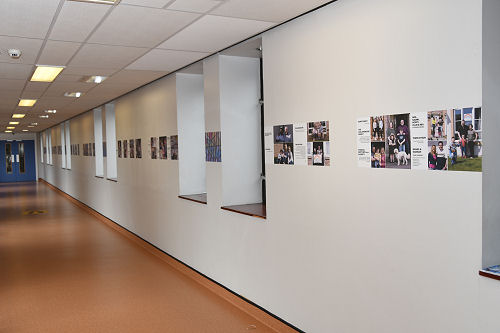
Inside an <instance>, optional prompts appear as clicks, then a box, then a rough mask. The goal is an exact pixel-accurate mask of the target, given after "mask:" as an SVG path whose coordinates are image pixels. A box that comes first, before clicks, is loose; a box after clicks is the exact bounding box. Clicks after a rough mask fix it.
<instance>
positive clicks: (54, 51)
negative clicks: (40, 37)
mask: <svg viewBox="0 0 500 333" xmlns="http://www.w3.org/2000/svg"><path fill="white" fill-rule="evenodd" d="M80 45H81V44H80V43H74V42H60V41H53V40H49V41H47V44H45V47H44V48H43V51H42V54H41V56H40V59H38V64H43V65H54V66H64V65H66V64H67V63H68V61H69V60H70V59H71V57H72V56H73V55H74V54H75V53H76V51H78V48H79V47H80Z"/></svg>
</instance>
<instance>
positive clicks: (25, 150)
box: [0, 140, 36, 183]
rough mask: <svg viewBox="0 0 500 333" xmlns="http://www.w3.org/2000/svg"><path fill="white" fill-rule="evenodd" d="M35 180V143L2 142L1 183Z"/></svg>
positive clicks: (24, 141) (31, 141)
mask: <svg viewBox="0 0 500 333" xmlns="http://www.w3.org/2000/svg"><path fill="white" fill-rule="evenodd" d="M35 180H36V166H35V141H33V140H22V141H18V140H12V141H11V140H3V141H0V183H10V182H27V181H35Z"/></svg>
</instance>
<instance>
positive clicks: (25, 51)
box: [0, 1, 43, 64]
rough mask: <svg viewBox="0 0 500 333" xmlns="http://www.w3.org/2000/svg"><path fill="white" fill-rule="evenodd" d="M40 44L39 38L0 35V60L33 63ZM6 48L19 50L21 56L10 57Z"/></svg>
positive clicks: (12, 62)
mask: <svg viewBox="0 0 500 333" xmlns="http://www.w3.org/2000/svg"><path fill="white" fill-rule="evenodd" d="M0 2H1V1H0ZM42 44H43V40H41V39H32V38H20V37H8V36H0V47H1V50H2V52H0V62H6V63H11V64H34V63H35V62H36V58H37V56H38V53H39V52H40V48H41V47H42ZM8 49H19V50H21V57H20V58H19V59H12V58H11V57H10V56H9V54H8V53H7V50H8Z"/></svg>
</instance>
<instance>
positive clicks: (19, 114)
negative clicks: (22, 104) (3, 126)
mask: <svg viewBox="0 0 500 333" xmlns="http://www.w3.org/2000/svg"><path fill="white" fill-rule="evenodd" d="M24 116H25V114H24V113H14V114H13V115H12V118H18V119H21V118H24Z"/></svg>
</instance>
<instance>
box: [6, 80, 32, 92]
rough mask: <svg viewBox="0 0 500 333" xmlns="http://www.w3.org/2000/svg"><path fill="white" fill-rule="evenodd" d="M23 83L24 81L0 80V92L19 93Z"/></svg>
mask: <svg viewBox="0 0 500 333" xmlns="http://www.w3.org/2000/svg"><path fill="white" fill-rule="evenodd" d="M25 83H26V81H25V80H11V79H0V90H1V91H3V92H6V91H10V92H12V93H20V92H21V91H22V90H23V88H24V84H25Z"/></svg>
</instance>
